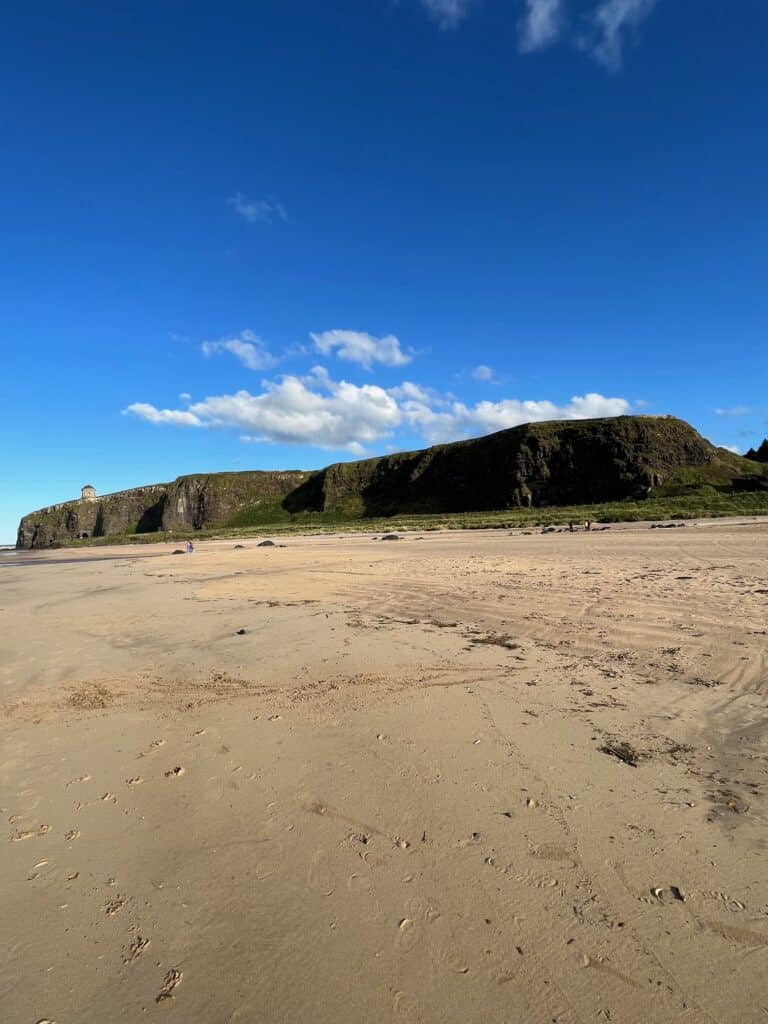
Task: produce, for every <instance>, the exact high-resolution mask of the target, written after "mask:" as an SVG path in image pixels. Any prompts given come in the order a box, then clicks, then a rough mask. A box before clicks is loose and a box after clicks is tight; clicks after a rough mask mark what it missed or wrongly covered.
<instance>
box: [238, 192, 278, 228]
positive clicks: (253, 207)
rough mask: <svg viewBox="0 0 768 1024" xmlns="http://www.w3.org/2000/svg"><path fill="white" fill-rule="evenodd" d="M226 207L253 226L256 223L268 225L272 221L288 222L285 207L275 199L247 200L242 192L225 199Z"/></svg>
mask: <svg viewBox="0 0 768 1024" xmlns="http://www.w3.org/2000/svg"><path fill="white" fill-rule="evenodd" d="M227 205H228V206H231V207H232V209H233V210H234V211H235V212H236V213H239V214H240V216H241V217H244V218H245V219H246V220H247V221H248V223H249V224H255V223H256V222H257V221H264V222H265V223H267V224H268V223H269V222H270V221H273V220H288V214H287V213H286V212H285V207H284V206H283V204H282V203H280V202H278V201H277V200H276V199H249V198H248V196H246V195H243V193H242V192H236V193H235V195H233V196H230V197H229V199H227Z"/></svg>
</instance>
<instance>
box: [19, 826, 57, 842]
mask: <svg viewBox="0 0 768 1024" xmlns="http://www.w3.org/2000/svg"><path fill="white" fill-rule="evenodd" d="M50 831H51V826H50V825H40V827H39V828H34V829H26V830H25V831H24V832H16V833H15V835H12V836H11V842H12V843H21V842H23V841H24V840H25V839H34V838H35V837H36V836H44V835H45V834H46V833H48V832H50Z"/></svg>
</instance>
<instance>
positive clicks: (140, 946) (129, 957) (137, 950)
mask: <svg viewBox="0 0 768 1024" xmlns="http://www.w3.org/2000/svg"><path fill="white" fill-rule="evenodd" d="M149 942H150V940H149V939H143V938H142V937H141V935H137V936H136V938H135V939H134V940H133V942H132V943H131V944H130V946H129V947H128V952H127V953H126V954H125V956H124V957H123V963H124V964H129V963H131V962H132V961H134V960H138V958H139V957H140V956H141V954H142V953H143V952H144V950H145V949H146V948H147V946H148V945H149Z"/></svg>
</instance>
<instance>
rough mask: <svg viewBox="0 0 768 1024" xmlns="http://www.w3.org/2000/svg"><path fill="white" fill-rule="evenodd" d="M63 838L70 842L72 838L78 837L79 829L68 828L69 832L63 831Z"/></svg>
mask: <svg viewBox="0 0 768 1024" xmlns="http://www.w3.org/2000/svg"><path fill="white" fill-rule="evenodd" d="M64 838H65V839H66V841H67V842H68V843H71V842H72V840H73V839H79V838H80V829H79V828H72V829H70V830H69V832H65V833H64Z"/></svg>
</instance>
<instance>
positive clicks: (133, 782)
mask: <svg viewBox="0 0 768 1024" xmlns="http://www.w3.org/2000/svg"><path fill="white" fill-rule="evenodd" d="M143 781H144V779H142V777H141V776H140V775H134V776H133V778H132V779H126V780H125V784H126V786H140V785H141V784H142V782H143Z"/></svg>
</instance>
